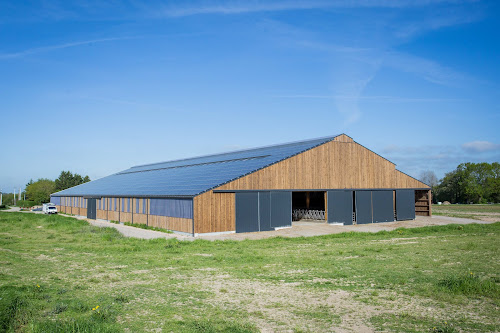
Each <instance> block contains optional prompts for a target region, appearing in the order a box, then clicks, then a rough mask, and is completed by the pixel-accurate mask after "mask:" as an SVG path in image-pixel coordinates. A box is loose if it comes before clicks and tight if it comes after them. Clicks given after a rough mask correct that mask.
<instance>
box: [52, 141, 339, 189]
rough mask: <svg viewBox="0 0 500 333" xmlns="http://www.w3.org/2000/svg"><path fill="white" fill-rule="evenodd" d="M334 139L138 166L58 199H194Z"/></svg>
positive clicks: (79, 187)
mask: <svg viewBox="0 0 500 333" xmlns="http://www.w3.org/2000/svg"><path fill="white" fill-rule="evenodd" d="M335 137H336V136H333V137H328V138H321V139H315V140H309V141H303V142H295V143H288V144H283V145H276V146H269V147H262V148H255V149H248V150H242V151H235V152H230V153H223V154H216V155H210V156H202V157H195V158H189V159H183V160H176V161H170V162H162V163H155V164H148V165H139V166H135V167H132V168H130V169H127V170H124V171H122V172H119V173H117V174H114V175H111V176H107V177H104V178H101V179H97V180H94V181H91V182H89V183H85V184H82V185H78V186H75V187H72V188H69V189H66V190H64V191H60V192H57V193H55V195H58V196H70V195H96V196H99V195H101V196H113V195H115V196H195V195H198V194H200V193H202V192H205V191H207V190H210V189H212V188H215V187H217V186H220V185H222V184H225V183H227V182H229V181H231V180H234V179H237V178H239V177H242V176H244V175H247V174H249V173H252V172H255V171H257V170H259V169H262V168H264V167H266V166H269V165H271V164H274V163H276V162H278V161H281V160H284V159H286V158H289V157H291V156H293V155H296V154H299V153H301V152H303V151H306V150H308V149H311V148H313V147H316V146H318V145H320V144H323V143H325V142H328V141H331V140H333V139H334V138H335Z"/></svg>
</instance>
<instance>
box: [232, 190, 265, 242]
mask: <svg viewBox="0 0 500 333" xmlns="http://www.w3.org/2000/svg"><path fill="white" fill-rule="evenodd" d="M235 201H236V232H254V231H259V193H258V192H241V193H236V198H235Z"/></svg>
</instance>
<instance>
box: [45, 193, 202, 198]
mask: <svg viewBox="0 0 500 333" xmlns="http://www.w3.org/2000/svg"><path fill="white" fill-rule="evenodd" d="M54 194H55V193H53V194H51V195H50V196H51V197H100V198H158V199H162V198H165V199H168V198H176V199H193V198H194V197H195V195H159V194H156V195H145V194H140V195H137V194H130V195H116V194H63V195H54Z"/></svg>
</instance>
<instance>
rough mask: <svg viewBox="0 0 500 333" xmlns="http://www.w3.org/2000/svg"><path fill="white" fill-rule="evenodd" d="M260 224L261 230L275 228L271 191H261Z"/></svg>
mask: <svg viewBox="0 0 500 333" xmlns="http://www.w3.org/2000/svg"><path fill="white" fill-rule="evenodd" d="M259 225H260V231H269V230H274V229H273V228H271V193H270V192H259Z"/></svg>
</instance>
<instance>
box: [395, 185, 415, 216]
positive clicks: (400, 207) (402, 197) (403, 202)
mask: <svg viewBox="0 0 500 333" xmlns="http://www.w3.org/2000/svg"><path fill="white" fill-rule="evenodd" d="M396 218H397V220H398V221H401V220H414V219H415V191H414V190H396Z"/></svg>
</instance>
